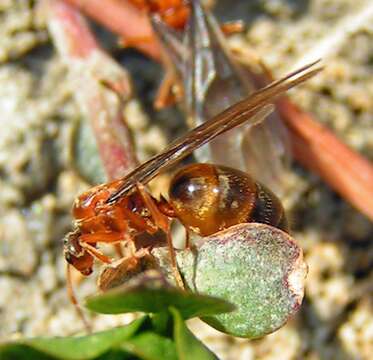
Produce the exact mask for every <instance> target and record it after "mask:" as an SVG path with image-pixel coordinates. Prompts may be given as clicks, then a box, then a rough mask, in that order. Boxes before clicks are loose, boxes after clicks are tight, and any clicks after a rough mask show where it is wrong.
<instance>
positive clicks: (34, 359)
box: [0, 343, 56, 360]
mask: <svg viewBox="0 0 373 360" xmlns="http://www.w3.org/2000/svg"><path fill="white" fill-rule="evenodd" d="M55 359H56V358H55V357H52V356H49V355H46V354H43V353H42V352H40V351H37V350H35V349H33V348H31V347H29V346H26V345H23V344H21V343H11V344H4V345H0V360H55Z"/></svg>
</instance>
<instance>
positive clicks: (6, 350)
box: [0, 316, 148, 360]
mask: <svg viewBox="0 0 373 360" xmlns="http://www.w3.org/2000/svg"><path fill="white" fill-rule="evenodd" d="M147 319H148V317H146V316H144V317H143V318H141V319H138V320H135V321H133V322H132V323H131V324H129V325H127V326H122V327H119V328H114V329H110V330H107V331H102V332H98V333H95V334H91V335H86V336H78V337H63V338H62V337H53V338H32V339H22V340H20V341H17V342H13V343H8V344H4V345H0V359H1V360H3V359H17V360H23V359H27V360H28V359H44V358H45V359H56V358H57V359H64V360H70V359H71V360H83V359H92V358H96V357H97V356H99V355H102V354H104V353H105V352H107V351H109V350H110V349H112V348H113V347H116V346H118V345H119V344H120V343H122V342H123V341H124V340H126V339H128V338H130V337H131V336H133V335H134V334H135V333H136V332H137V331H138V330H139V328H140V327H141V325H142V324H143V323H144V322H145V320H147ZM11 354H17V355H16V356H13V357H10V355H11ZM43 356H44V357H43Z"/></svg>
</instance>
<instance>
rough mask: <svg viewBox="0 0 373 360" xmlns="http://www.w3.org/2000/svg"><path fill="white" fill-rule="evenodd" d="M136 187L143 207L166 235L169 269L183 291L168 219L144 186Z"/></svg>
mask: <svg viewBox="0 0 373 360" xmlns="http://www.w3.org/2000/svg"><path fill="white" fill-rule="evenodd" d="M136 186H137V189H138V191H139V194H140V195H141V197H142V198H143V200H144V203H145V205H146V206H147V208H148V209H149V211H150V213H151V214H152V217H153V219H154V222H155V223H156V224H157V226H158V227H159V228H160V229H161V230H163V231H164V232H165V233H166V235H167V246H168V250H169V253H170V260H171V267H172V271H173V273H174V277H175V281H176V283H177V285H178V286H179V287H180V288H181V289H184V282H183V280H182V278H181V275H180V272H179V269H178V268H177V262H176V253H175V249H174V245H173V243H172V236H171V227H170V224H171V222H170V219H169V218H168V217H167V216H165V215H163V214H162V213H161V212H160V211H159V209H158V207H157V205H156V203H155V202H154V200H153V199H152V198H151V196H150V195H149V194H148V193H147V192H146V190H145V188H144V185H142V184H140V183H137V184H136Z"/></svg>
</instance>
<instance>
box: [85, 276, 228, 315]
mask: <svg viewBox="0 0 373 360" xmlns="http://www.w3.org/2000/svg"><path fill="white" fill-rule="evenodd" d="M149 273H153V272H148V274H149ZM148 274H146V275H144V276H142V275H140V276H139V277H138V278H137V279H135V281H131V282H129V283H128V284H125V285H122V286H119V287H117V288H114V289H112V290H109V291H107V292H105V293H103V294H100V295H95V296H91V297H89V298H87V300H86V307H87V308H88V309H90V310H92V311H95V312H98V313H102V314H120V313H128V312H134V311H141V312H145V313H153V314H154V313H160V312H162V311H164V310H165V309H168V308H169V307H170V306H173V307H175V308H177V309H178V310H179V312H180V314H181V315H182V317H183V318H184V319H189V318H192V317H197V316H198V317H199V316H208V315H214V314H219V313H224V312H228V311H232V310H233V309H234V306H233V305H231V304H229V303H228V302H227V301H224V300H222V299H218V298H214V297H211V296H206V295H200V294H195V293H192V292H187V291H180V290H179V289H177V288H175V287H173V286H170V285H168V284H167V283H165V281H164V279H163V277H162V276H159V274H157V273H155V274H154V275H148Z"/></svg>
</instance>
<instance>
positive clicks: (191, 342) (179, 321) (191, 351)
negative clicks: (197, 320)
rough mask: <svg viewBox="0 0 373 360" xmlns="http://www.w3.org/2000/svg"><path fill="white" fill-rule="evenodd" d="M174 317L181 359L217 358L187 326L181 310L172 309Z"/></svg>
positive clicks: (176, 342)
mask: <svg viewBox="0 0 373 360" xmlns="http://www.w3.org/2000/svg"><path fill="white" fill-rule="evenodd" d="M170 311H171V313H172V315H173V318H174V339H175V344H176V350H177V354H178V359H179V360H195V359H198V360H216V359H217V357H216V356H215V355H214V354H213V353H212V352H211V351H210V350H209V349H207V348H206V347H205V346H204V345H203V344H202V343H201V342H200V341H199V340H198V339H197V338H196V337H195V336H194V335H193V333H192V332H191V331H190V330H189V329H188V328H187V326H186V325H185V322H184V320H183V318H182V317H181V315H180V313H179V311H177V310H176V309H173V308H171V309H170Z"/></svg>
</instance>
